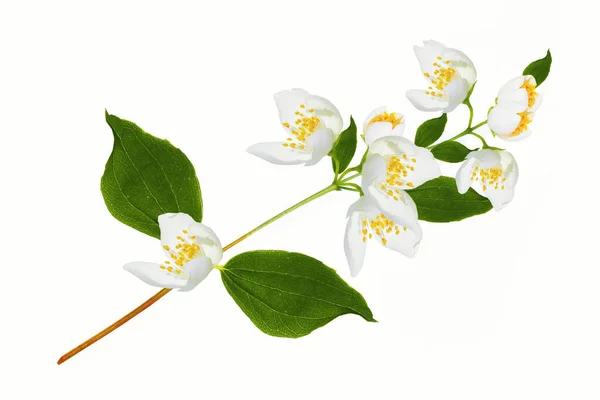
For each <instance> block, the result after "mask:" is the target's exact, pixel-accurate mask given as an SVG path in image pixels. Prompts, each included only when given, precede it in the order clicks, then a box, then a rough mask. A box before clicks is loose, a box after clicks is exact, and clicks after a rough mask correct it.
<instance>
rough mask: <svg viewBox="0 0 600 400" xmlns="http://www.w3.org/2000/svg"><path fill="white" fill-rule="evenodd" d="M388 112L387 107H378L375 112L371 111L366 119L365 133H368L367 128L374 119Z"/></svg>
mask: <svg viewBox="0 0 600 400" xmlns="http://www.w3.org/2000/svg"><path fill="white" fill-rule="evenodd" d="M386 111H387V107H385V106H382V107H377V108H376V109H374V110H373V111H371V112H370V113H369V115H367V118H365V121H364V122H363V132H366V131H367V126H368V125H369V123H370V122H371V120H372V119H373V118H375V117H376V116H378V115H379V114H382V113H384V112H386Z"/></svg>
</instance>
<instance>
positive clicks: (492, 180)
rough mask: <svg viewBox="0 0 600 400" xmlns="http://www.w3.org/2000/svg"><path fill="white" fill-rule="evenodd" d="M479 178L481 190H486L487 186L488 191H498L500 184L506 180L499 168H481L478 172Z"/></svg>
mask: <svg viewBox="0 0 600 400" xmlns="http://www.w3.org/2000/svg"><path fill="white" fill-rule="evenodd" d="M479 178H481V184H482V188H483V190H488V185H489V189H492V188H493V189H495V190H498V188H499V185H500V183H502V182H504V181H505V180H506V178H504V177H503V176H502V169H501V168H482V169H480V170H479ZM471 179H473V178H471ZM476 180H478V179H476ZM502 189H504V186H502Z"/></svg>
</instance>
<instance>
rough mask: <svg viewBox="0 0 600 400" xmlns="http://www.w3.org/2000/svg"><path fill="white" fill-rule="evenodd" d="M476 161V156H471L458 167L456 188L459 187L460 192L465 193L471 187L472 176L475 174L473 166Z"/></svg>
mask: <svg viewBox="0 0 600 400" xmlns="http://www.w3.org/2000/svg"><path fill="white" fill-rule="evenodd" d="M476 162H477V161H476V159H475V158H474V157H470V158H468V159H467V160H466V161H465V162H464V163H462V165H461V166H460V168H459V169H458V172H457V173H456V188H457V189H458V193H460V194H464V193H466V192H467V191H468V190H469V188H470V187H471V177H472V176H473V168H474V167H475V164H476Z"/></svg>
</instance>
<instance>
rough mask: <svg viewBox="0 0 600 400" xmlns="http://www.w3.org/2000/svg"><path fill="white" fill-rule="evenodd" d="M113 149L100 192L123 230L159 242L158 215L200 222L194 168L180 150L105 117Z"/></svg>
mask: <svg viewBox="0 0 600 400" xmlns="http://www.w3.org/2000/svg"><path fill="white" fill-rule="evenodd" d="M106 122H107V123H108V125H110V127H111V129H112V132H113V136H114V145H113V150H112V153H111V155H110V157H109V159H108V162H107V163H106V167H105V169H104V175H102V179H101V183H100V188H101V190H102V195H103V196H104V202H105V203H106V207H108V211H110V213H111V214H112V215H113V216H114V217H115V218H116V219H118V220H119V221H121V222H122V223H124V224H125V225H129V226H130V227H132V228H134V229H137V230H138V231H140V232H143V233H145V234H147V235H150V236H153V237H156V238H159V237H160V230H159V227H158V216H159V215H161V214H164V213H170V212H184V213H187V214H189V215H190V216H191V217H192V218H194V219H195V220H196V221H198V222H200V221H201V220H202V196H201V193H200V184H199V183H198V178H197V177H196V172H195V171H194V166H193V165H192V163H191V162H190V160H188V158H187V157H186V156H185V154H183V152H182V151H181V150H179V149H178V148H176V147H174V146H173V145H172V144H171V143H169V142H168V141H166V140H163V139H158V138H156V137H154V136H152V135H150V134H149V133H146V132H144V131H143V130H142V129H141V128H139V127H138V126H137V125H136V124H134V123H133V122H129V121H126V120H123V119H120V118H118V117H116V116H114V115H110V114H108V112H107V113H106Z"/></svg>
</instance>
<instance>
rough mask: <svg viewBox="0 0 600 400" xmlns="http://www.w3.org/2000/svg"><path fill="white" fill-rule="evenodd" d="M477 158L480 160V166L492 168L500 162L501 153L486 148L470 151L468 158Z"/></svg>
mask: <svg viewBox="0 0 600 400" xmlns="http://www.w3.org/2000/svg"><path fill="white" fill-rule="evenodd" d="M472 157H473V158H475V159H477V160H479V167H480V168H483V169H487V168H492V167H496V166H498V164H500V154H499V152H497V151H495V150H490V149H484V150H478V151H473V152H471V153H469V155H468V156H467V159H469V158H472Z"/></svg>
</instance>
